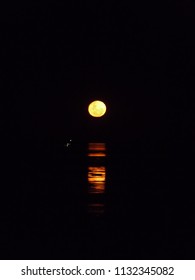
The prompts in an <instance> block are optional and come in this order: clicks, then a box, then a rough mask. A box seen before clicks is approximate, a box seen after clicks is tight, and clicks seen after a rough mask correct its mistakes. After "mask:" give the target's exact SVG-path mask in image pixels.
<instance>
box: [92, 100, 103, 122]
mask: <svg viewBox="0 0 195 280" xmlns="http://www.w3.org/2000/svg"><path fill="white" fill-rule="evenodd" d="M88 112H89V114H90V115H91V116H92V117H95V118H99V117H102V116H103V115H104V114H105V113H106V105H105V103H104V102H102V101H100V100H95V101H93V102H91V103H90V104H89V107H88Z"/></svg>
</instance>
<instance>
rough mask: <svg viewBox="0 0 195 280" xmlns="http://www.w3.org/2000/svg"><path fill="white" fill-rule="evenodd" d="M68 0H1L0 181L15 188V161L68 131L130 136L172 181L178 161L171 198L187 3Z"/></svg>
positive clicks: (183, 91) (183, 110)
mask: <svg viewBox="0 0 195 280" xmlns="http://www.w3.org/2000/svg"><path fill="white" fill-rule="evenodd" d="M69 2H70V3H67V1H66V2H63V1H55V2H51V1H48V2H47V3H46V4H44V3H42V2H41V1H39V2H31V1H28V3H23V4H18V3H15V4H12V5H10V6H9V3H8V5H7V7H5V9H2V11H1V22H2V24H1V26H2V47H3V50H2V58H3V59H2V78H3V81H2V84H1V85H2V103H1V104H2V105H1V107H2V112H3V116H2V124H3V133H2V139H5V143H4V144H3V145H2V154H5V156H4V157H3V161H4V166H6V167H7V168H6V171H7V173H8V175H7V178H6V182H7V183H8V185H9V186H10V185H12V187H11V189H10V188H8V189H9V190H13V189H14V194H15V192H16V190H15V187H13V185H15V186H17V185H18V184H19V181H20V180H21V177H22V176H24V175H21V174H24V173H25V172H27V171H26V169H25V168H26V167H25V168H24V167H22V168H24V171H23V172H24V173H22V171H21V170H22V169H21V166H26V165H29V166H31V165H33V166H35V161H36V160H37V159H38V162H43V158H47V159H48V158H51V157H50V156H51V154H52V151H53V150H55V149H57V148H56V147H58V149H59V150H60V149H63V144H64V143H65V141H66V140H67V139H69V138H72V139H73V140H74V141H75V142H77V143H80V142H82V141H84V142H89V141H93V140H96V141H107V142H110V143H112V144H113V145H114V146H115V148H116V147H118V145H119V144H118V143H120V147H121V145H123V144H121V143H126V145H127V146H128V143H133V146H134V147H135V150H136V151H137V152H138V154H139V155H140V154H141V153H144V154H150V155H156V157H158V154H161V155H163V156H164V157H166V158H167V162H168V163H169V164H170V165H172V174H175V176H176V181H177V183H178V182H179V181H180V179H179V178H180V177H178V172H179V171H178V169H177V168H178V166H179V168H180V170H182V174H183V177H182V178H183V180H182V186H183V188H184V189H185V190H184V193H183V190H180V192H181V194H180V198H181V197H182V195H184V196H185V197H188V195H189V196H190V195H191V194H192V193H193V188H192V185H193V184H192V177H193V176H192V173H193V172H192V171H193V167H192V165H191V163H190V161H191V159H192V160H193V157H194V141H195V137H194V121H193V119H194V73H193V69H194V42H195V41H194V23H195V19H194V12H195V6H194V3H193V2H192V1H190V0H188V1H171V2H169V3H165V2H158V3H147V2H144V3H142V2H136V1H135V2H131V3H130V2H129V1H120V2H116V3H109V2H105V1H104V2H102V3H100V2H99V1H92V2H89V3H88V2H85V3H77V2H76V1H69ZM94 99H100V100H103V101H105V103H106V105H107V114H106V115H105V117H103V118H101V119H93V118H91V117H90V116H89V115H88V112H87V107H88V104H89V102H90V101H92V100H94ZM5 147H7V148H5ZM35 155H36V159H35ZM33 156H34V157H33ZM41 160H42V161H41ZM159 161H160V159H159ZM33 168H34V167H33ZM35 173H36V172H35ZM11 174H12V175H11ZM18 174H19V175H18ZM30 174H31V173H30ZM31 176H32V174H31ZM167 176H171V175H170V174H169V175H167ZM18 177H20V180H18ZM24 177H25V176H24ZM14 178H15V179H14ZM159 178H160V177H159ZM10 179H11V182H10ZM172 181H174V180H173V179H172ZM3 190H5V192H6V190H7V189H6V187H3ZM8 192H9V191H8ZM173 197H174V196H173ZM191 199H192V198H191ZM12 200H13V201H14V195H13V196H11V195H10V201H12ZM186 201H188V200H186ZM186 203H187V202H186ZM16 204H17V203H16ZM11 209H12V208H11ZM7 211H8V210H7ZM10 211H11V210H10ZM7 213H8V212H7ZM10 213H11V212H10ZM187 215H188V214H187ZM10 256H12V255H10ZM146 256H147V255H146ZM88 257H89V255H88ZM116 257H120V255H117V256H116ZM185 257H186V255H185ZM187 257H188V255H187Z"/></svg>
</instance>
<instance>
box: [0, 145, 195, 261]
mask: <svg viewBox="0 0 195 280" xmlns="http://www.w3.org/2000/svg"><path fill="white" fill-rule="evenodd" d="M30 158H31V160H29V156H28V154H27V155H26V156H23V157H22V158H20V160H19V159H18V164H19V166H16V165H15V170H16V172H15V173H13V174H12V175H11V174H10V177H11V182H12V185H11V186H9V188H8V189H7V191H5V194H4V195H2V205H3V210H2V212H1V241H0V245H1V250H0V251H1V256H2V257H1V258H3V259H5V258H8V259H10V258H13V259H15V258H16V259H189V258H191V257H192V258H193V255H194V244H195V243H194V234H195V222H194V221H195V219H194V210H195V206H194V190H193V187H192V186H190V185H189V184H190V183H189V180H188V175H187V173H186V171H185V168H184V166H183V165H182V164H181V161H179V160H177V159H176V158H175V157H174V156H172V157H171V156H166V155H164V154H154V153H153V154H152V153H150V154H147V153H144V152H140V151H139V149H137V150H136V149H135V148H134V147H132V146H131V145H130V144H127V143H126V144H125V143H115V144H111V143H83V144H75V145H72V146H70V147H68V148H66V147H65V148H64V147H63V149H61V148H60V149H59V150H54V151H52V152H51V151H50V152H48V151H47V152H45V153H42V154H41V153H40V151H37V153H36V152H35V153H33V154H31V155H30ZM15 162H16V163H17V160H16V161H15ZM14 164H15V163H14Z"/></svg>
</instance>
